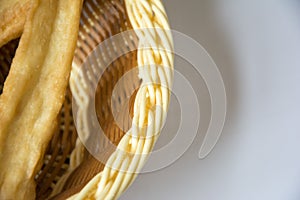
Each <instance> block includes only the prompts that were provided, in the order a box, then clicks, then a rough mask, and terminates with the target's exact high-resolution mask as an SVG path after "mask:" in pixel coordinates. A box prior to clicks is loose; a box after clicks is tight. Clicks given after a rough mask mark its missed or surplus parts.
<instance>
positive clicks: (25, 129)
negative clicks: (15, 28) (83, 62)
mask: <svg viewBox="0 0 300 200" xmlns="http://www.w3.org/2000/svg"><path fill="white" fill-rule="evenodd" d="M81 5H82V0H56V1H52V0H41V1H38V0H32V1H30V6H31V11H30V13H29V14H28V16H27V18H26V22H25V26H24V31H23V34H22V36H21V39H20V43H19V47H18V49H17V51H16V55H15V57H14V59H13V63H12V66H11V70H10V72H9V75H8V77H7V79H6V82H5V85H4V89H3V93H2V95H1V96H0V199H34V198H35V183H34V176H35V175H36V173H37V172H38V170H39V168H40V167H41V164H42V163H41V162H42V159H43V155H44V152H45V149H46V147H47V145H48V143H49V141H50V139H51V137H52V134H53V130H54V128H55V124H56V123H55V122H56V117H57V115H58V113H59V110H60V108H61V106H62V103H63V100H64V94H65V89H66V87H67V84H68V78H69V73H70V69H71V62H72V58H73V53H74V50H75V46H76V41H77V33H78V27H79V19H80V10H81ZM2 34H3V32H0V38H1V35H2ZM6 38H9V37H6Z"/></svg>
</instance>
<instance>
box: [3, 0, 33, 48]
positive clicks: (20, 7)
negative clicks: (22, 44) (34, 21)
mask: <svg viewBox="0 0 300 200" xmlns="http://www.w3.org/2000/svg"><path fill="white" fill-rule="evenodd" d="M31 6H32V5H31V2H30V0H0V19H1V20H0V47H1V46H3V45H4V44H6V43H8V42H9V41H10V40H12V39H15V38H17V37H19V36H20V35H21V34H22V31H23V28H24V24H25V20H26V16H27V15H28V14H29V12H30V10H31Z"/></svg>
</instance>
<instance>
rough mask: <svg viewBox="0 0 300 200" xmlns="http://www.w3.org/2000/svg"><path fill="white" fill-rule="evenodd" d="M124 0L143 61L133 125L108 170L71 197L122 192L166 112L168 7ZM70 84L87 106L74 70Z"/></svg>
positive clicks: (152, 0)
mask: <svg viewBox="0 0 300 200" xmlns="http://www.w3.org/2000/svg"><path fill="white" fill-rule="evenodd" d="M125 3H126V9H127V13H128V16H129V20H130V22H131V24H132V26H133V28H134V31H135V33H136V35H137V36H138V39H139V46H138V49H137V57H138V66H142V67H139V76H140V78H141V79H142V84H141V86H140V89H139V90H138V92H137V95H136V99H135V102H134V115H133V120H132V127H131V129H129V130H128V131H127V132H126V134H125V136H124V137H123V138H122V140H121V141H120V143H119V145H118V146H117V150H116V151H115V152H114V153H113V154H112V155H111V156H110V158H109V159H108V161H107V163H106V166H105V168H104V170H103V171H102V172H100V173H99V174H98V175H96V176H95V177H94V178H93V179H92V180H91V181H90V182H89V183H88V184H87V185H86V186H85V187H84V188H83V189H82V190H81V191H80V192H79V193H77V194H75V195H73V196H72V197H70V198H69V199H87V198H89V199H116V198H118V197H119V196H120V195H121V194H122V192H123V191H124V190H125V189H126V188H128V186H129V185H130V184H131V183H132V182H133V180H134V178H135V177H136V174H137V173H138V172H139V171H140V170H141V168H142V166H143V165H144V164H145V162H146V159H147V157H148V155H149V153H150V152H151V151H152V149H153V147H154V144H155V142H156V140H157V138H158V136H159V134H160V130H161V128H162V125H163V122H164V121H165V118H166V113H167V110H168V106H169V99H170V87H171V84H172V82H173V59H174V58H173V54H172V49H173V42H172V36H171V33H170V27H169V24H168V20H167V16H166V13H165V10H164V7H163V5H162V3H161V1H160V0H143V1H141V0H125ZM77 72H78V69H77V68H76V66H73V68H72V72H71V74H75V73H77ZM70 86H71V89H72V92H73V96H74V99H75V101H76V104H77V105H78V107H79V109H85V106H81V105H84V103H82V102H83V101H87V99H86V97H87V96H88V95H87V94H85V90H84V87H83V86H82V85H80V84H78V81H76V80H74V76H73V75H71V78H70ZM74 91H76V92H75V93H74ZM150 108H151V109H150ZM158 108H161V109H158ZM145 127H146V128H145ZM83 128H84V127H83ZM82 149H83V147H82V145H81V143H80V142H77V146H76V148H75V150H74V151H73V153H72V155H71V164H70V169H69V172H71V171H72V170H73V169H74V168H76V167H77V166H78V165H79V163H80V162H81V160H82ZM112 166H114V167H112ZM65 177H66V176H65ZM64 179H65V178H63V179H62V181H60V182H59V185H60V183H62V182H63V180H64ZM58 188H59V186H58Z"/></svg>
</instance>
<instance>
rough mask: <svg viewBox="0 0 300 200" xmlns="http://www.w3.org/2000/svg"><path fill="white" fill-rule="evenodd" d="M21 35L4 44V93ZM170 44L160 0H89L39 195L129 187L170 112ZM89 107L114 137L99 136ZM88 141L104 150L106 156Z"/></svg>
mask: <svg viewBox="0 0 300 200" xmlns="http://www.w3.org/2000/svg"><path fill="white" fill-rule="evenodd" d="M126 31H129V32H128V34H127V33H126V34H122V33H125V32H126ZM120 33H121V34H120ZM116 35H118V36H117V39H118V40H121V42H120V43H118V44H115V39H114V40H112V39H111V38H112V36H116ZM18 41H19V40H18V39H16V40H13V41H11V42H9V43H8V44H6V45H5V46H3V47H1V48H0V65H1V68H0V94H1V93H2V88H3V84H4V82H5V77H6V76H7V75H8V73H9V66H10V64H11V62H12V59H13V57H14V52H15V50H16V48H17V46H18ZM103 42H104V43H103ZM99 44H100V46H99ZM172 47H173V45H172V38H171V35H170V31H169V25H168V22H167V17H166V14H165V11H164V8H163V6H162V4H161V2H160V0H146V1H141V0H86V1H84V4H83V8H82V14H81V19H80V28H79V37H78V41H77V49H76V51H75V56H74V60H73V64H72V72H71V78H70V84H69V88H68V90H67V93H66V99H65V102H64V104H63V107H62V109H61V112H60V116H58V122H59V123H58V127H57V129H56V131H55V132H54V134H53V138H52V140H51V142H50V143H49V145H48V148H47V150H46V153H45V155H44V162H43V165H42V167H41V169H40V171H39V172H38V173H37V174H36V176H35V181H36V184H37V186H36V198H37V199H67V198H70V199H116V198H118V197H119V196H120V195H121V194H122V193H123V192H124V190H126V189H127V188H128V186H129V185H130V184H131V183H132V182H133V180H134V178H135V177H136V174H137V173H138V172H139V171H140V170H141V167H142V166H143V165H144V163H145V161H146V159H147V157H148V155H149V153H150V152H151V150H152V148H153V146H154V144H155V141H156V140H157V138H158V136H159V133H160V130H161V127H162V125H163V122H164V120H165V118H166V112H167V109H168V104H169V97H170V91H169V88H170V87H171V84H172V77H173V75H172V73H173V70H172V69H173V55H172V53H171V52H172ZM109 60H111V61H112V62H109ZM99 74H101V76H100V77H99ZM125 75H126V78H123V77H124V76H125ZM98 78H99V80H98ZM95 83H96V85H95ZM116 86H117V89H116ZM93 87H95V93H93V92H91V91H92V90H91V88H93ZM72 95H73V96H72ZM93 99H94V101H93ZM72 104H73V108H74V107H76V110H73V109H72ZM93 106H94V107H93ZM91 107H92V108H95V112H96V118H97V122H98V124H99V125H100V127H101V129H102V131H103V133H104V135H105V136H106V137H107V138H108V139H109V140H108V142H107V141H99V140H95V138H94V135H93V131H92V129H91V127H90V126H89V123H90V121H89V120H90V119H89V118H90V113H89V109H91ZM73 116H75V117H76V118H75V119H73ZM75 122H76V123H75ZM75 124H76V127H75ZM78 135H79V136H81V137H78ZM89 144H91V145H89ZM86 145H89V146H92V148H97V147H99V146H101V148H102V149H105V152H103V153H102V154H101V155H100V156H101V158H102V159H101V160H100V161H99V159H97V158H98V157H97V156H96V157H97V158H95V155H94V154H93V152H92V151H91V149H89V148H87V147H86ZM111 147H113V148H111Z"/></svg>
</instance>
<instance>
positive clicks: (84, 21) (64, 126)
mask: <svg viewBox="0 0 300 200" xmlns="http://www.w3.org/2000/svg"><path fill="white" fill-rule="evenodd" d="M130 29H132V28H131V25H130V22H129V20H128V16H127V14H126V9H125V3H124V1H123V0H86V1H84V4H83V9H82V14H81V20H80V29H79V37H78V42H77V48H76V51H75V56H74V60H73V65H77V66H81V65H82V64H83V62H84V61H85V59H86V58H87V56H88V55H89V54H90V53H91V52H92V50H93V49H94V48H95V47H96V46H97V45H98V44H99V43H101V42H102V41H104V40H106V39H109V38H110V37H111V36H113V35H116V34H118V33H120V32H122V31H125V30H130ZM124 40H127V41H126V43H128V45H131V44H132V45H136V43H137V39H136V37H133V38H124ZM18 41H19V40H18V39H16V40H13V41H11V42H9V43H8V44H6V45H5V46H3V47H1V48H0V94H1V93H2V89H3V85H4V82H5V78H6V77H7V75H8V73H9V67H10V65H11V62H12V59H13V57H14V54H15V51H16V48H17V46H18ZM119 50H120V49H118V48H117V49H115V48H108V49H102V50H101V54H99V59H104V58H105V57H108V56H111V55H113V54H115V53H117V52H116V51H119ZM136 65H137V52H136V51H131V52H129V53H126V54H124V55H122V56H120V57H118V58H117V59H116V60H115V61H114V62H112V63H111V64H110V65H109V66H108V67H107V68H106V69H103V71H104V72H103V75H102V77H101V78H100V80H99V82H98V87H97V92H96V94H95V97H96V105H95V107H96V113H97V117H98V121H99V124H100V126H101V128H102V129H103V131H104V133H105V135H106V136H107V137H108V138H109V140H110V141H111V142H112V143H113V144H115V145H117V144H118V143H119V141H120V140H121V139H122V137H123V135H124V134H125V133H126V131H127V130H128V129H129V128H130V127H131V118H132V113H133V111H132V110H133V103H134V100H135V93H133V92H132V91H134V90H135V89H136V88H138V87H139V85H140V83H141V80H140V79H139V78H138V74H137V73H130V74H131V75H130V76H131V77H130V79H126V81H123V82H122V84H121V85H122V87H121V88H120V89H119V90H120V92H118V93H117V94H118V95H117V96H115V95H112V93H113V90H114V86H115V85H116V83H117V82H118V81H119V80H120V78H121V77H122V76H123V75H124V74H125V73H126V72H128V71H130V70H131V69H133V68H135V67H136ZM128 102H129V104H128ZM112 106H114V107H118V108H121V109H119V112H118V113H117V115H116V116H114V115H113V113H112ZM115 118H117V119H118V121H121V122H122V123H121V125H120V123H116V120H115ZM57 120H58V122H59V123H58V127H57V129H56V131H55V133H54V135H53V138H52V140H51V142H50V143H49V145H48V148H47V150H46V153H45V156H44V160H43V165H42V167H41V169H40V171H39V172H38V173H37V174H36V176H35V180H36V183H37V187H36V198H37V199H48V198H49V197H50V195H51V193H52V191H53V188H54V187H55V185H56V183H57V182H58V181H59V180H60V178H61V177H62V176H63V175H64V174H65V173H66V171H67V169H68V166H69V163H70V154H71V152H72V150H73V149H74V147H75V143H76V139H77V133H76V128H75V125H74V121H73V115H72V94H71V91H70V89H69V88H68V89H67V92H66V99H65V102H64V104H63V107H62V109H61V112H60V115H59V116H58V119H57ZM99 142H101V141H99ZM112 151H113V149H109V150H108V151H107V152H106V155H105V157H106V158H108V157H109V155H110V154H111V153H112ZM104 166H105V165H104V164H103V163H101V162H99V161H98V160H97V159H95V158H94V157H93V156H92V155H90V153H89V152H88V151H87V150H85V152H84V160H83V161H82V163H81V164H80V165H79V166H78V167H77V168H76V169H75V170H74V171H73V172H72V173H71V174H70V176H69V177H68V178H67V180H66V182H65V184H64V186H63V188H62V190H61V191H60V192H59V193H58V194H55V195H54V196H53V194H52V196H53V197H51V199H66V198H67V197H69V196H71V195H73V194H75V193H77V192H79V191H80V190H81V189H82V188H83V187H84V186H85V184H86V183H87V182H88V181H89V180H91V179H92V178H93V177H94V176H95V175H96V174H98V173H99V172H101V171H102V170H103V168H104Z"/></svg>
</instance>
